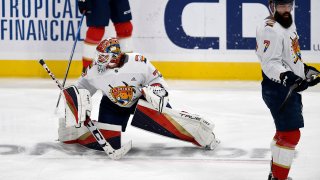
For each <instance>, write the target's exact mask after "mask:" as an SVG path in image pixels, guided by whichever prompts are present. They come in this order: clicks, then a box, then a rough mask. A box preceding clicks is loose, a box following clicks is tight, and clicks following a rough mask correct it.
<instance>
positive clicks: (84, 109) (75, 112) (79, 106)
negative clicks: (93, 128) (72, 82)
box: [62, 86, 92, 124]
mask: <svg viewBox="0 0 320 180" xmlns="http://www.w3.org/2000/svg"><path fill="white" fill-rule="evenodd" d="M62 93H63V97H64V100H65V101H64V102H65V112H66V115H65V118H66V120H67V122H74V123H75V124H79V123H80V122H83V121H85V118H86V115H89V116H90V112H91V109H92V103H91V95H90V92H89V91H88V90H86V89H78V88H77V87H76V86H70V87H67V88H65V89H64V90H63V91H62Z"/></svg>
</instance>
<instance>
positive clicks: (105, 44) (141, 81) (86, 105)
mask: <svg viewBox="0 0 320 180" xmlns="http://www.w3.org/2000/svg"><path fill="white" fill-rule="evenodd" d="M97 90H101V91H102V94H103V96H102V99H101V102H100V108H99V117H98V122H96V126H97V127H98V128H100V130H101V133H102V134H103V135H104V137H105V139H107V141H108V142H109V143H110V145H111V146H112V147H113V148H114V149H118V148H120V147H121V138H120V137H121V132H124V131H125V130H126V126H127V123H128V120H129V117H130V115H131V114H133V113H134V112H135V115H134V117H133V119H132V125H133V126H136V127H139V128H142V129H145V130H148V131H151V132H154V133H158V134H161V135H164V136H168V137H172V138H176V139H180V140H184V141H188V142H191V143H193V144H196V145H197V146H200V147H204V148H207V149H214V148H215V147H216V145H217V144H218V141H217V140H216V139H215V136H214V134H213V132H212V130H213V124H212V123H211V122H210V121H209V120H206V119H203V118H202V117H200V116H198V115H194V114H189V113H187V112H178V113H176V112H175V111H174V110H172V109H170V108H169V107H170V106H169V104H168V100H169V97H168V91H167V84H166V82H165V81H164V79H163V77H162V76H161V74H160V73H159V71H158V70H157V69H156V68H155V67H154V66H153V65H152V64H151V63H150V62H149V61H148V60H147V59H146V58H145V57H144V56H142V55H140V54H138V53H122V52H121V49H120V45H119V42H118V40H117V39H115V38H110V39H105V40H103V41H101V42H100V43H99V45H98V46H97V47H96V55H95V57H94V61H93V63H92V64H91V65H90V66H89V67H88V68H87V70H86V72H85V73H84V74H83V76H82V77H81V78H80V79H79V80H78V81H77V83H76V84H75V86H71V87H69V88H66V89H65V90H64V91H68V93H67V94H70V96H69V95H68V96H66V95H65V102H66V119H67V121H68V120H70V119H74V120H75V122H77V124H76V126H69V127H65V122H64V119H61V124H60V128H59V140H60V141H62V142H65V143H80V144H82V145H85V146H87V147H90V148H94V149H100V148H99V146H98V144H97V143H96V141H95V139H94V138H93V137H92V135H90V134H89V132H88V130H87V129H86V128H85V127H83V126H81V123H82V121H83V119H85V115H86V113H85V112H88V113H89V115H90V112H91V101H90V97H91V96H92V95H93V94H94V93H95V92H96V91H97ZM76 96H79V97H80V98H75V97H76ZM71 99H82V100H84V102H81V101H71ZM139 99H145V100H146V101H143V100H139ZM138 100H139V103H138ZM74 102H77V103H74ZM74 104H78V105H76V107H75V106H74ZM137 104H138V108H136V107H137ZM75 112H78V113H75ZM77 127H78V128H77Z"/></svg>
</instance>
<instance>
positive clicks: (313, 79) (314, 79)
mask: <svg viewBox="0 0 320 180" xmlns="http://www.w3.org/2000/svg"><path fill="white" fill-rule="evenodd" d="M304 73H305V75H306V78H307V81H308V85H309V86H315V85H317V84H318V83H319V82H320V77H318V75H320V71H318V70H317V69H316V68H315V67H312V66H308V65H306V64H304Z"/></svg>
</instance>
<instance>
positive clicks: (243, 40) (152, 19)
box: [0, 0, 320, 63]
mask: <svg viewBox="0 0 320 180" xmlns="http://www.w3.org/2000/svg"><path fill="white" fill-rule="evenodd" d="M129 2H130V5H131V11H132V16H133V20H132V22H133V26H134V31H133V44H134V50H135V51H136V52H141V53H143V54H145V55H146V56H147V57H150V58H151V59H154V60H157V61H197V62H198V61H199V62H257V61H258V60H257V58H256V56H255V54H254V49H255V27H256V25H257V24H258V23H260V22H261V21H262V20H263V19H264V18H265V17H266V16H267V15H268V9H267V0H237V1H233V0H129ZM319 9H320V1H318V0H296V1H295V8H294V12H293V14H294V19H295V22H296V24H297V27H298V33H299V35H300V46H301V49H302V57H303V59H304V61H305V62H316V63H319V62H320V58H319V57H320V56H319V55H320V34H319V32H320V21H319V18H320V11H318V10H319ZM0 10H1V13H0V49H1V50H0V51H1V57H0V59H3V60H8V59H9V60H11V59H12V60H34V59H39V58H45V59H51V60H65V59H68V57H69V54H70V51H71V49H72V44H73V41H74V38H75V35H76V32H77V28H78V24H79V22H80V18H81V14H80V13H79V12H78V9H77V5H76V0H0ZM85 31H86V24H85V22H84V24H83V26H82V28H81V36H80V37H79V42H78V44H77V48H76V51H75V55H74V59H78V60H79V59H81V52H82V41H83V38H84V35H85ZM105 36H106V37H107V36H115V33H114V29H113V25H112V23H111V22H110V25H109V27H108V28H107V31H106V33H105Z"/></svg>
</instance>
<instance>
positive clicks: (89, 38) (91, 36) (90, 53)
mask: <svg viewBox="0 0 320 180" xmlns="http://www.w3.org/2000/svg"><path fill="white" fill-rule="evenodd" d="M104 31H105V29H104V27H89V28H88V30H87V34H86V38H85V40H84V45H83V52H82V65H83V72H84V71H85V69H86V68H87V67H88V66H89V65H90V64H91V62H92V59H93V57H94V52H95V49H96V47H97V45H98V44H99V42H100V41H101V39H102V37H103V35H104Z"/></svg>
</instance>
